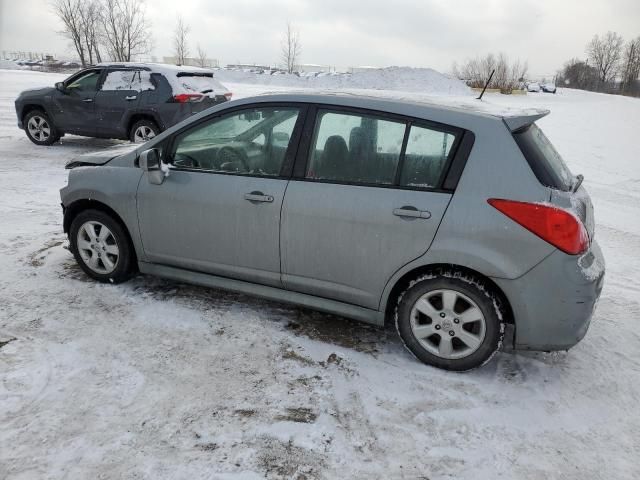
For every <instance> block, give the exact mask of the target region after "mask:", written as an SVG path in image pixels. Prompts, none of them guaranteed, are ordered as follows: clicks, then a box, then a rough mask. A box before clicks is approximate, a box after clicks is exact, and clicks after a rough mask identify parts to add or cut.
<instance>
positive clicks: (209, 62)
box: [162, 57, 219, 68]
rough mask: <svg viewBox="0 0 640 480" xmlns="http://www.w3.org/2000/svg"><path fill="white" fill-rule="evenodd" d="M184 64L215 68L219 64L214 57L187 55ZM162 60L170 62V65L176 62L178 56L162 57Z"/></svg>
mask: <svg viewBox="0 0 640 480" xmlns="http://www.w3.org/2000/svg"><path fill="white" fill-rule="evenodd" d="M184 60H185V62H184V65H185V66H188V67H200V66H203V67H206V68H217V67H218V66H219V64H218V60H217V59H215V58H205V59H204V60H201V59H199V58H192V57H187V58H185V59H184ZM162 61H163V62H164V63H170V64H172V65H177V64H178V57H162Z"/></svg>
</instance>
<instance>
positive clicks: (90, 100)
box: [82, 98, 93, 103]
mask: <svg viewBox="0 0 640 480" xmlns="http://www.w3.org/2000/svg"><path fill="white" fill-rule="evenodd" d="M82 101H83V102H87V103H91V102H93V98H85V99H84V100H82Z"/></svg>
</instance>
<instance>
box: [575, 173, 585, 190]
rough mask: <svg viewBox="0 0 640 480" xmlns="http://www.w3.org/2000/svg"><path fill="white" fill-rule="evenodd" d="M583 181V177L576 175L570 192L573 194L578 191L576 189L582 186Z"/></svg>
mask: <svg viewBox="0 0 640 480" xmlns="http://www.w3.org/2000/svg"><path fill="white" fill-rule="evenodd" d="M583 180H584V175H582V174H579V175H576V181H575V182H574V184H573V189H572V192H574V193H575V192H577V191H578V189H579V188H580V185H582V182H583Z"/></svg>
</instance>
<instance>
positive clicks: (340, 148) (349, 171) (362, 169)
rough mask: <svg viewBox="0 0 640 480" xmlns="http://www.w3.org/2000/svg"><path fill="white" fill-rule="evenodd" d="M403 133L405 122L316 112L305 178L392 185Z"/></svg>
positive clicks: (330, 112)
mask: <svg viewBox="0 0 640 480" xmlns="http://www.w3.org/2000/svg"><path fill="white" fill-rule="evenodd" d="M405 129H406V124H405V122H400V121H394V120H388V119H386V118H380V117H376V116H372V115H360V114H356V113H342V112H332V111H326V110H320V111H319V112H318V115H317V118H316V126H315V132H314V135H313V141H312V143H311V149H310V152H309V156H310V158H309V162H308V166H307V172H306V178H308V179H313V180H328V181H334V182H344V183H356V184H374V185H375V184H379V185H392V184H393V183H394V180H395V172H396V169H397V166H398V162H399V160H400V152H401V151H402V141H403V138H404V133H405Z"/></svg>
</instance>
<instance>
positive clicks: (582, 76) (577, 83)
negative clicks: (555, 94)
mask: <svg viewBox="0 0 640 480" xmlns="http://www.w3.org/2000/svg"><path fill="white" fill-rule="evenodd" d="M556 81H557V83H558V84H560V85H564V86H566V87H568V88H579V89H582V90H595V89H596V88H597V86H598V71H597V70H596V69H595V68H594V67H592V66H590V65H589V64H587V63H586V62H584V61H582V60H579V59H577V58H572V59H571V60H569V61H568V62H566V63H565V64H564V66H563V67H562V70H560V71H559V72H558V78H557V80H556Z"/></svg>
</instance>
